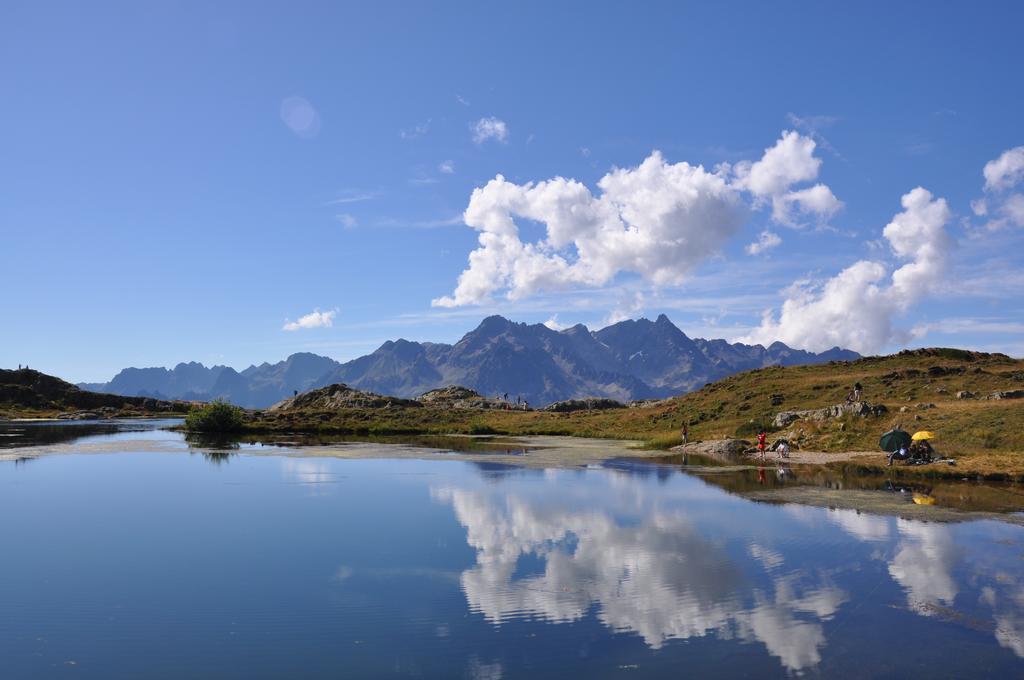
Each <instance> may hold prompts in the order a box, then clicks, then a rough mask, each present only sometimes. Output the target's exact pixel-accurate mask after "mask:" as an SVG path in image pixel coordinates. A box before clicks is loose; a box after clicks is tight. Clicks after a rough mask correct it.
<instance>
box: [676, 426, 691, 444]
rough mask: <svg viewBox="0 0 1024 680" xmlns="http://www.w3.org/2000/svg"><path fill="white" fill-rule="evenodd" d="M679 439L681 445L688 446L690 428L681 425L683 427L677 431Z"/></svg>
mask: <svg viewBox="0 0 1024 680" xmlns="http://www.w3.org/2000/svg"><path fill="white" fill-rule="evenodd" d="M679 435H680V438H681V439H682V440H683V444H688V443H689V441H690V428H688V427H687V426H686V423H683V427H682V428H681V429H680V430H679Z"/></svg>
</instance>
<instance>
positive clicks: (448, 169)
mask: <svg viewBox="0 0 1024 680" xmlns="http://www.w3.org/2000/svg"><path fill="white" fill-rule="evenodd" d="M437 171H438V172H440V173H441V174H444V175H454V174H455V161H441V162H440V163H438V165H437Z"/></svg>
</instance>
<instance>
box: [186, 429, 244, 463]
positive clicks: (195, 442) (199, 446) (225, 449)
mask: <svg viewBox="0 0 1024 680" xmlns="http://www.w3.org/2000/svg"><path fill="white" fill-rule="evenodd" d="M184 438H185V443H186V444H187V445H188V452H189V453H192V454H195V453H198V454H199V455H201V456H202V457H203V458H205V459H206V460H207V461H209V462H211V463H213V464H214V465H221V464H223V463H226V462H228V461H229V460H230V459H231V456H233V455H235V454H237V453H238V452H239V450H240V449H241V444H240V443H239V440H238V438H237V437H234V436H232V435H223V434H207V433H202V432H189V433H187V434H185V435H184Z"/></svg>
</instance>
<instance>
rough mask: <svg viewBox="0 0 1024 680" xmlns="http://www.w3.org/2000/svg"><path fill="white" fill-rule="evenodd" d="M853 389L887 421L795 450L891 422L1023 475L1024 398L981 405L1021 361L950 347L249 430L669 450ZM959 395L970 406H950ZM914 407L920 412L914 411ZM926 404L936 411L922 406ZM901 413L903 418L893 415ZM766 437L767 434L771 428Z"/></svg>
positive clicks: (282, 420) (312, 416) (839, 426)
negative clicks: (571, 396)
mask: <svg viewBox="0 0 1024 680" xmlns="http://www.w3.org/2000/svg"><path fill="white" fill-rule="evenodd" d="M855 382H860V383H861V384H862V385H863V387H864V400H865V401H867V402H870V403H871V404H882V405H884V406H886V407H887V408H888V413H886V414H884V415H880V416H870V417H867V418H861V417H856V416H845V417H843V418H840V419H836V420H832V421H827V422H823V423H812V422H807V421H802V420H800V421H796V422H795V423H793V424H792V425H790V426H789V427H786V428H781V430H780V431H779V434H780V435H783V434H784V435H786V436H790V437H791V438H793V439H795V440H797V441H798V443H799V446H800V447H801V448H803V449H807V450H817V451H834V452H838V451H855V450H863V451H874V450H877V442H878V436H879V435H880V434H881V433H882V432H884V431H885V430H887V429H889V428H891V427H892V426H894V425H896V424H902V425H903V427H904V428H905V429H907V430H909V431H911V432H913V431H915V430H918V429H927V430H932V431H933V432H935V433H936V435H937V439H936V440H935V442H934V444H935V447H936V449H937V450H938V451H939V452H940V453H943V454H947V455H951V456H954V457H956V458H958V459H959V461H960V464H959V465H958V467H957V468H956V471H957V472H961V473H968V472H970V473H975V472H976V473H983V474H992V473H996V474H998V473H1011V474H1013V475H1017V474H1024V399H1003V400H992V399H985V398H982V397H985V396H987V395H990V394H992V393H993V392H997V391H1013V390H1021V389H1024V361H1021V360H1015V359H1011V358H1009V357H1007V356H1005V355H1001V354H983V353H975V352H966V351H963V350H954V349H927V350H913V351H905V352H901V353H899V354H895V355H891V356H884V357H867V358H863V359H859V360H856V361H851V362H836V363H830V364H824V365H817V366H798V367H787V368H783V367H772V368H764V369H759V370H755V371H749V372H746V373H741V374H738V375H735V376H732V377H729V378H726V379H724V380H720V381H718V382H716V383H713V384H710V385H707V386H705V387H704V388H703V389H701V390H698V391H696V392H692V393H690V394H687V395H683V396H681V397H676V398H673V399H668V400H665V401H662V402H658V403H656V404H653V405H649V406H645V407H639V408H628V409H614V410H606V411H590V412H587V411H580V412H574V413H548V412H526V413H524V412H514V411H513V412H503V411H471V410H447V411H445V410H436V409H432V408H415V409H403V408H396V409H362V410H360V409H343V410H337V411H328V412H312V411H302V410H294V411H286V412H283V413H280V414H274V415H264V416H262V417H260V418H258V419H256V420H254V421H252V422H251V423H250V424H249V427H250V429H252V430H255V431H258V430H322V431H327V432H339V433H359V434H398V433H408V434H412V433H453V432H462V433H489V432H493V433H507V434H567V435H576V436H588V437H611V438H626V439H638V440H643V441H645V442H646V443H647V444H648V445H650V446H652V447H662V448H668V447H669V446H672V445H674V444H676V443H678V441H679V427H680V426H681V424H682V423H683V422H684V420H685V421H687V422H689V424H690V438H691V440H696V439H717V438H722V437H733V436H743V437H750V436H751V435H752V434H753V432H754V430H755V428H756V427H757V426H759V425H760V424H766V425H768V424H770V423H771V421H772V419H773V418H774V417H775V414H777V413H778V412H779V411H791V410H805V409H817V408H823V407H826V406H830V405H833V404H838V403H841V402H843V401H844V399H845V397H846V395H847V394H848V393H849V391H850V389H851V388H852V386H853V384H854V383H855ZM960 391H969V392H972V393H975V394H976V395H978V398H973V399H958V398H957V392H960ZM919 404H921V405H922V406H921V407H918V405H919ZM930 404H934V408H927V407H925V406H926V405H930ZM901 408H905V409H907V411H906V412H903V413H901V412H900V409H901ZM769 429H770V430H771V429H772V428H771V427H769Z"/></svg>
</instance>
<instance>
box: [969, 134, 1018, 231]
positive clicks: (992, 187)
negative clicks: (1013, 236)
mask: <svg viewBox="0 0 1024 680" xmlns="http://www.w3.org/2000/svg"><path fill="white" fill-rule="evenodd" d="M982 174H983V175H984V176H985V186H984V190H985V193H986V194H987V196H986V197H985V198H979V199H977V200H975V201H971V210H973V211H974V214H975V215H977V216H978V217H989V218H990V219H989V221H988V222H987V223H986V224H985V227H986V228H987V229H988V230H989V231H996V230H999V229H1002V228H1004V227H1006V226H1009V225H1013V226H1016V227H1024V194H1021V193H1009V192H1010V190H1011V189H1013V188H1014V187H1016V186H1017V185H1018V184H1020V183H1021V182H1022V181H1024V146H1018V147H1015V148H1013V149H1007V150H1006V151H1004V152H1003V153H1002V154H1000V155H999V158H996V159H995V160H991V161H989V162H988V163H986V164H985V168H984V169H983V170H982Z"/></svg>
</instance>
